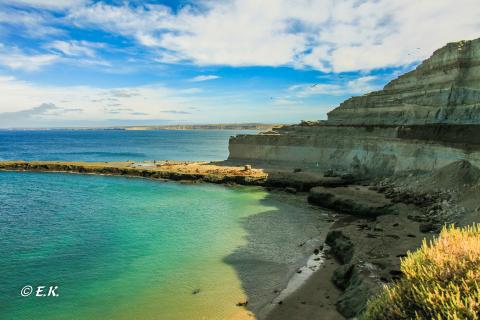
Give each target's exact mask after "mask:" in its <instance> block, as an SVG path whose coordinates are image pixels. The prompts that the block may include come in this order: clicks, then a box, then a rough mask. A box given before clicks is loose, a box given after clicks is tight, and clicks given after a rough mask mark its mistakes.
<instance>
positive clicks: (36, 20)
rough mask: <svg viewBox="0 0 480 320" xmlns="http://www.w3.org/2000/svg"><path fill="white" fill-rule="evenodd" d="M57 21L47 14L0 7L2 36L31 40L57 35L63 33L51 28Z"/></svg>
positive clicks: (53, 27)
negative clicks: (20, 36)
mask: <svg viewBox="0 0 480 320" xmlns="http://www.w3.org/2000/svg"><path fill="white" fill-rule="evenodd" d="M57 20H58V18H56V17H55V16H53V15H52V14H50V13H48V12H44V11H41V12H40V11H30V10H20V9H12V8H5V7H1V5H0V34H1V35H3V36H5V35H7V34H9V33H10V34H11V35H13V36H18V35H22V36H28V37H32V38H44V37H47V36H53V35H59V34H62V33H64V31H63V30H61V29H59V28H57V27H55V26H52V25H53V24H54V22H56V21H57Z"/></svg>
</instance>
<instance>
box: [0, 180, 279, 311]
mask: <svg viewBox="0 0 480 320" xmlns="http://www.w3.org/2000/svg"><path fill="white" fill-rule="evenodd" d="M265 197H266V194H265V192H264V191H262V190H261V189H256V188H240V187H237V188H227V187H223V186H216V185H206V184H202V185H188V184H178V183H168V182H158V181H149V180H143V179H128V178H119V177H106V176H86V175H74V174H60V173H13V172H0V239H1V246H0V281H1V288H0V318H1V319H17V320H22V319H230V318H243V317H244V316H245V314H246V312H245V311H244V310H243V309H242V308H238V307H236V306H235V304H236V303H237V302H238V301H242V300H243V299H245V292H244V290H243V289H242V285H241V282H240V280H239V278H238V276H237V273H236V271H235V270H234V269H233V268H232V266H231V265H229V264H227V263H225V262H224V259H225V257H226V256H227V255H229V254H230V253H231V252H233V251H234V250H236V249H237V248H239V247H241V246H242V245H244V244H245V241H246V240H245V231H244V230H243V228H242V223H241V222H242V221H243V219H245V218H246V217H248V216H251V215H255V214H258V213H262V212H265V211H269V210H271V209H272V208H271V207H269V206H268V205H265V204H264V203H263V201H262V199H264V198H265ZM26 285H31V286H33V287H36V286H39V285H44V286H47V287H48V286H58V289H57V291H56V292H57V293H58V294H59V296H57V297H36V296H35V293H33V294H32V295H31V296H28V297H22V296H21V295H20V290H21V289H22V287H24V286H26ZM195 289H200V292H199V293H198V294H192V292H193V291H194V290H195Z"/></svg>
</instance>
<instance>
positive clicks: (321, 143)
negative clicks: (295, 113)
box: [229, 39, 480, 175]
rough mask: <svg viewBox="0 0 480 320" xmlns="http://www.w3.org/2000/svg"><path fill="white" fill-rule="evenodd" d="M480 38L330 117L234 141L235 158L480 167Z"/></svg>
mask: <svg viewBox="0 0 480 320" xmlns="http://www.w3.org/2000/svg"><path fill="white" fill-rule="evenodd" d="M479 132H480V39H477V40H473V41H460V42H457V43H450V44H448V45H446V46H445V47H443V48H441V49H439V50H437V51H435V52H434V53H433V55H432V56H431V57H430V58H429V59H427V60H426V61H424V62H423V63H422V64H420V65H419V66H418V67H417V68H416V69H415V70H413V71H411V72H409V73H406V74H404V75H402V76H400V77H399V78H397V79H395V80H393V81H392V82H390V83H389V84H387V85H386V86H385V88H384V89H383V90H381V91H377V92H372V93H369V94H366V95H364V96H360V97H354V98H351V99H348V100H346V101H345V102H343V103H342V104H340V106H338V107H337V108H336V109H334V110H333V111H331V112H330V113H329V114H328V120H327V121H318V122H302V123H301V124H299V125H294V126H284V127H282V128H277V129H274V131H271V132H267V133H264V134H259V135H239V136H236V137H232V138H231V140H230V145H229V150H230V156H229V160H241V161H250V162H263V163H265V162H269V163H276V164H285V165H289V166H301V167H310V168H318V169H320V170H327V169H333V170H339V171H346V172H354V173H361V174H368V175H391V174H394V173H397V172H401V171H410V170H421V171H432V170H435V169H437V168H440V167H443V166H446V165H448V164H450V163H452V162H454V161H458V160H467V161H469V162H471V163H472V164H474V165H476V166H480V138H479V135H478V133H479Z"/></svg>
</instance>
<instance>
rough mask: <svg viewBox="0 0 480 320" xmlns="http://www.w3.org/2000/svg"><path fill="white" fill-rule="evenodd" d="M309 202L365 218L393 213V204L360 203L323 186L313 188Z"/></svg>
mask: <svg viewBox="0 0 480 320" xmlns="http://www.w3.org/2000/svg"><path fill="white" fill-rule="evenodd" d="M308 202H310V203H312V204H315V205H318V206H321V207H324V208H327V209H331V210H334V211H338V212H342V213H346V214H350V215H353V216H358V217H365V218H375V217H378V216H380V215H383V214H391V213H393V207H392V205H391V204H389V205H384V206H369V205H365V204H361V203H358V202H356V201H354V200H353V199H349V198H344V197H339V196H336V195H335V194H333V193H330V192H325V191H324V189H321V188H313V189H311V190H310V194H309V196H308Z"/></svg>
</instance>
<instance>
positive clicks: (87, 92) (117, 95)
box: [0, 76, 198, 127]
mask: <svg viewBox="0 0 480 320" xmlns="http://www.w3.org/2000/svg"><path fill="white" fill-rule="evenodd" d="M194 92H196V91H190V90H188V89H186V90H173V89H170V88H167V87H164V86H161V85H150V86H139V87H121V88H113V89H102V88H95V87H90V86H66V87H55V86H44V85H36V84H33V83H30V82H26V81H20V80H17V79H16V78H14V77H7V76H0V127H19V126H42V125H43V124H45V123H47V122H46V121H48V123H49V124H52V123H57V124H58V125H61V124H62V123H66V122H72V123H73V122H77V123H78V122H81V121H84V122H85V121H87V122H88V121H92V119H95V121H107V120H111V119H115V120H117V121H122V120H128V121H131V120H150V119H167V120H181V119H185V118H188V117H189V116H190V114H191V113H192V110H191V106H192V104H193V103H192V101H193V100H194V99H195V97H194V96H192V95H194ZM197 104H198V103H197Z"/></svg>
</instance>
